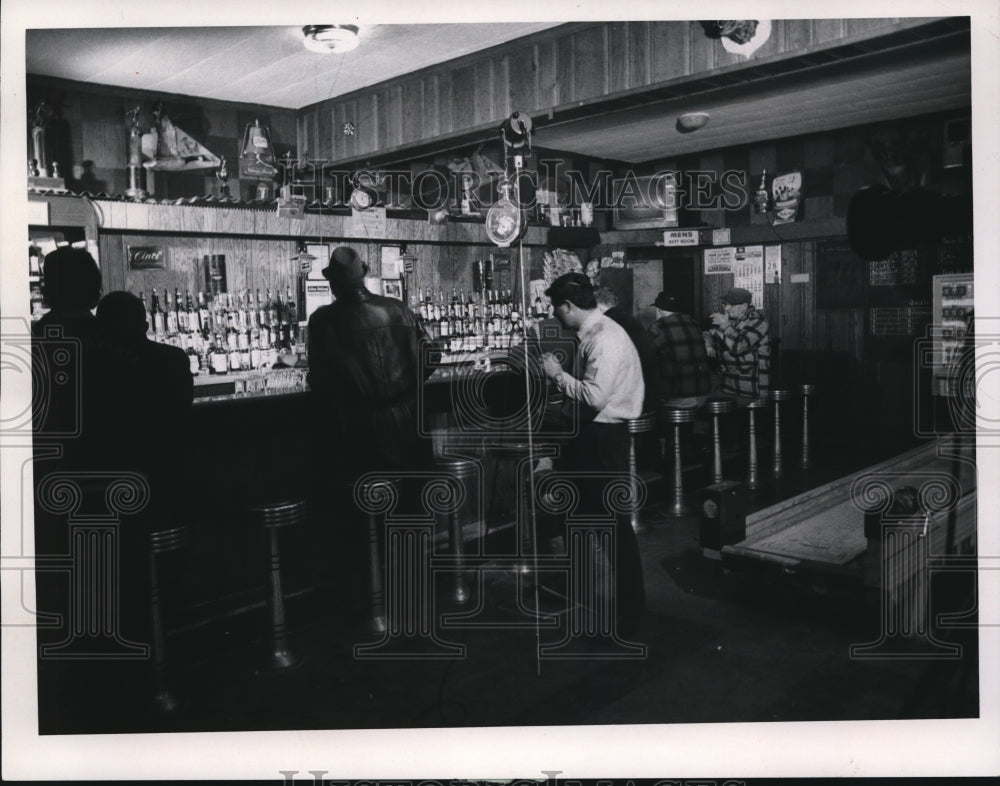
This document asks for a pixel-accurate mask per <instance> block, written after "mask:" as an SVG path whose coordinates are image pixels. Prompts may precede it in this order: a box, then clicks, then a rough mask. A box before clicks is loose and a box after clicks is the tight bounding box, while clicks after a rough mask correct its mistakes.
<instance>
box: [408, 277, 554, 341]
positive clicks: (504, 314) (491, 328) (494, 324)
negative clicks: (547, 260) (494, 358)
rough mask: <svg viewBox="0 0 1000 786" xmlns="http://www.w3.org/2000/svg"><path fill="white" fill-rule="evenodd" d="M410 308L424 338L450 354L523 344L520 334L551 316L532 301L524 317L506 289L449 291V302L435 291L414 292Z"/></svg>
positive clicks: (538, 302) (522, 335) (539, 304)
mask: <svg viewBox="0 0 1000 786" xmlns="http://www.w3.org/2000/svg"><path fill="white" fill-rule="evenodd" d="M410 308H411V310H413V312H414V313H415V314H416V315H417V316H418V318H419V319H420V321H421V323H422V324H423V326H424V329H425V330H426V332H427V334H428V335H429V336H430V337H431V338H432V339H435V340H438V341H439V342H440V343H441V344H442V345H443V346H444V348H445V349H447V350H448V352H449V353H450V354H459V353H465V352H479V351H483V350H491V349H509V348H510V347H512V346H516V345H517V344H520V343H521V341H523V338H524V332H525V330H526V329H527V328H529V327H530V326H531V324H533V323H534V321H535V320H538V319H542V318H544V317H546V316H549V315H550V314H551V309H550V308H548V307H547V306H545V305H543V303H542V300H541V298H536V299H535V302H534V304H533V305H532V307H531V308H530V310H529V313H528V314H527V315H526V316H523V315H522V313H521V308H520V307H519V306H518V305H517V303H516V302H515V299H514V297H513V295H512V293H511V291H510V290H509V289H502V290H501V289H496V290H484V291H483V292H482V293H481V294H477V293H474V292H470V293H469V297H468V299H466V296H465V292H464V291H463V292H461V293H459V292H458V291H457V290H455V289H452V293H451V300H447V299H446V298H445V295H444V292H443V291H439V292H438V293H437V298H436V299H435V297H434V294H433V293H432V292H431V291H426V292H425V291H424V290H423V289H421V290H419V291H418V292H417V295H416V298H415V300H413V301H411V303H410Z"/></svg>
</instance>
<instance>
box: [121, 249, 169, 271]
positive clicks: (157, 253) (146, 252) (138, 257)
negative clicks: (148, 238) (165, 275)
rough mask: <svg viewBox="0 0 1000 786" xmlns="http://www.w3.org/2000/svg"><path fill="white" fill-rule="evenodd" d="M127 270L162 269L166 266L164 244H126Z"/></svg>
mask: <svg viewBox="0 0 1000 786" xmlns="http://www.w3.org/2000/svg"><path fill="white" fill-rule="evenodd" d="M128 267H129V270H164V269H165V268H166V267H167V248H166V246H128Z"/></svg>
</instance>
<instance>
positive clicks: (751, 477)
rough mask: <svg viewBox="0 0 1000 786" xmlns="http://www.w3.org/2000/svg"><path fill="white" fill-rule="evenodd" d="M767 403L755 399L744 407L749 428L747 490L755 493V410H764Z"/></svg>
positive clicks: (756, 473)
mask: <svg viewBox="0 0 1000 786" xmlns="http://www.w3.org/2000/svg"><path fill="white" fill-rule="evenodd" d="M767 406H768V402H767V401H766V400H765V399H760V398H755V399H754V400H753V401H751V402H750V403H749V404H747V405H746V409H747V417H748V422H749V426H750V443H749V456H748V459H747V483H746V485H747V489H748V490H750V491H756V490H757V489H759V488H760V474H759V472H758V469H757V410H758V409H765V408H766V407H767Z"/></svg>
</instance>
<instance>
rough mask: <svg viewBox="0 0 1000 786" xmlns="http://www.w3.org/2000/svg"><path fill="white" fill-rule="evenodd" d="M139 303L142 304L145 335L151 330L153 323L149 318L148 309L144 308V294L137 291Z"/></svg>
mask: <svg viewBox="0 0 1000 786" xmlns="http://www.w3.org/2000/svg"><path fill="white" fill-rule="evenodd" d="M139 302H140V303H142V317H143V319H145V320H146V335H147V336H148V335H149V333H150V331H151V330H152V329H153V321H152V319H151V318H150V316H149V308H148V307H147V306H146V293H145V292H143V291H142V290H141V289H140V290H139Z"/></svg>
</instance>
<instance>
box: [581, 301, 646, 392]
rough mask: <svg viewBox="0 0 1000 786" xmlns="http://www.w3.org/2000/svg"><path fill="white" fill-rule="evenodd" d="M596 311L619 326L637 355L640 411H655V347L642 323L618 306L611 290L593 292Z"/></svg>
mask: <svg viewBox="0 0 1000 786" xmlns="http://www.w3.org/2000/svg"><path fill="white" fill-rule="evenodd" d="M594 297H595V299H596V300H597V308H598V310H599V311H600V312H601V313H602V314H604V316H606V317H607V318H608V319H612V320H614V321H615V322H617V323H618V324H619V325H621V326H622V327H623V328H624V329H625V332H626V333H628V337H629V338H630V339H632V343H633V344H634V345H635V351H636V352H638V353H639V363H640V364H641V365H642V381H643V384H645V386H646V397H645V398H644V399H643V405H642V411H643V412H649V411H651V410H655V409H656V402H657V398H658V395H659V394H658V393H657V390H658V385H659V367H658V365H657V360H656V347H654V346H653V342H652V340H651V338H650V336H649V333H647V332H646V329H645V328H644V327H643V326H642V323H641V322H640V321H639V320H638V319H636V318H635V317H634V316H632V315H631V314H629V313H628V312H627V311H625V309H623V308H622V307H621V306H619V305H618V295H617V294H616V293H615V291H614V290H613V289H610V288H608V287H600V288H599V289H598V290H597V291H596V292H594Z"/></svg>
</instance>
